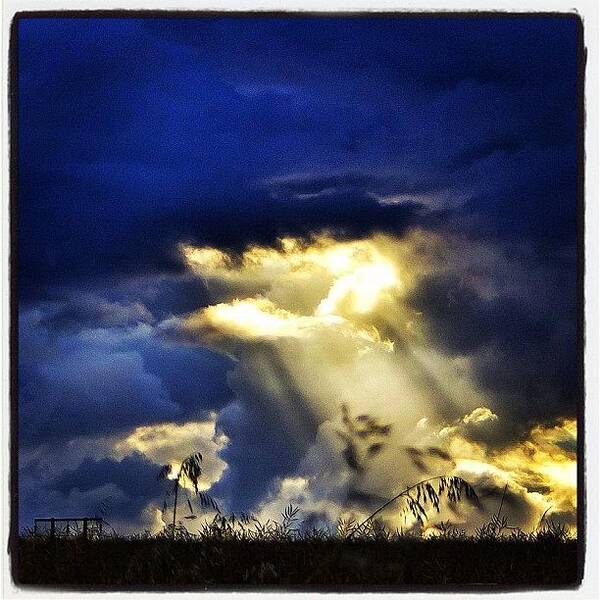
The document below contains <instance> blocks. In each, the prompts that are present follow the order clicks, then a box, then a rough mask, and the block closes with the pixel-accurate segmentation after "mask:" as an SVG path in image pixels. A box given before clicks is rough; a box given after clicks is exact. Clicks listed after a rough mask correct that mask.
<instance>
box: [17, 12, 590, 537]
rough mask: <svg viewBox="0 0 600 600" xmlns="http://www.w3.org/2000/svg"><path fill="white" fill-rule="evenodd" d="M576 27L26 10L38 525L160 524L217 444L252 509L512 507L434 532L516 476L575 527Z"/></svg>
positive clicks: (29, 313)
mask: <svg viewBox="0 0 600 600" xmlns="http://www.w3.org/2000/svg"><path fill="white" fill-rule="evenodd" d="M578 34H579V21H578V20H577V19H576V18H575V17H572V16H571V17H543V18H542V17H535V18H534V17H522V18H507V17H490V16H487V17H485V18H484V17H479V18H464V17H461V18H459V17H454V18H448V17H440V16H429V17H414V16H413V17H398V18H377V17H373V18H364V17H361V18H340V17H320V18H308V17H306V18H300V17H296V18H284V17H277V18H276V17H241V18H235V17H211V18H194V19H181V18H179V19H168V18H145V19H136V18H78V19H74V18H73V19H67V18H54V19H50V18H36V19H32V18H22V19H20V21H19V24H18V63H17V64H18V69H17V73H16V77H17V84H18V87H17V89H18V97H17V103H16V106H17V109H18V132H17V134H16V135H17V141H18V229H19V236H18V240H17V250H18V294H19V334H18V335H19V339H18V343H19V352H18V372H19V388H18V389H19V398H18V412H19V440H18V442H19V518H20V527H21V528H25V527H27V526H30V525H31V524H32V522H33V519H34V518H35V517H46V516H56V517H59V516H66V517H68V516H81V515H90V516H92V515H95V514H100V513H101V514H102V515H104V516H105V518H106V519H107V520H108V521H109V522H110V523H111V525H112V526H113V527H115V529H116V530H117V531H119V532H124V533H130V532H136V531H142V530H145V529H147V530H150V531H158V530H160V528H161V527H162V526H163V525H164V521H165V520H167V521H168V520H169V517H168V515H167V514H165V513H163V512H162V508H163V496H164V492H165V488H164V486H163V484H161V483H160V482H158V481H157V479H156V475H157V473H158V471H159V469H160V466H161V465H163V464H165V463H175V464H177V463H178V462H181V460H182V459H183V458H184V457H185V456H187V455H189V454H191V453H192V452H195V451H200V452H202V455H203V458H204V462H203V464H204V474H203V478H202V485H201V487H202V489H203V490H205V491H207V492H208V493H209V494H210V495H211V496H212V497H213V498H214V499H215V500H216V501H217V502H218V504H219V506H220V507H221V508H222V510H223V511H224V512H232V511H235V512H239V511H244V512H252V513H253V514H255V515H258V516H260V517H261V518H277V516H278V514H279V513H280V512H281V511H282V510H283V508H284V507H285V506H286V505H287V504H289V503H290V502H291V503H293V504H295V505H297V506H299V507H300V510H301V514H302V516H303V518H304V519H305V521H306V522H307V523H310V524H317V525H323V526H329V525H331V524H334V523H335V522H336V521H337V520H338V519H339V518H352V517H354V518H360V517H361V516H364V515H366V514H368V513H369V512H370V511H371V510H372V509H373V508H374V507H375V508H376V507H377V506H378V503H382V501H385V500H386V499H388V498H390V497H391V496H393V495H395V494H396V493H398V491H400V490H401V489H402V488H403V487H406V486H407V485H410V484H412V483H416V482H417V481H420V480H421V479H424V478H426V477H431V476H436V475H450V474H454V475H458V476H460V477H463V478H464V479H465V480H467V481H468V482H469V483H471V484H472V485H473V486H474V487H475V489H476V491H478V493H479V495H480V496H481V498H482V502H483V510H476V509H474V508H472V507H471V508H470V507H459V508H458V509H456V508H454V510H451V509H452V508H453V507H446V506H443V510H442V513H441V514H440V515H432V516H431V521H428V525H427V526H426V529H432V526H433V525H434V524H435V521H436V520H437V521H439V520H443V519H444V518H446V517H447V518H449V519H451V520H452V521H453V522H455V523H457V524H459V525H460V526H462V527H465V528H467V529H473V528H474V527H476V526H478V525H479V524H481V523H482V522H485V520H486V518H489V514H490V513H494V512H495V510H496V508H497V505H498V502H499V500H500V498H501V496H502V492H503V490H504V489H505V486H506V499H505V500H506V505H505V506H506V507H507V508H506V510H507V514H508V516H509V520H510V522H511V523H512V524H514V525H518V526H521V527H523V528H526V529H532V528H534V527H536V526H537V525H538V523H539V519H540V517H541V515H542V514H543V513H544V512H545V511H547V514H548V515H549V516H551V517H552V518H553V519H555V520H557V521H559V522H561V523H564V524H566V525H567V526H569V527H574V526H575V523H576V435H577V432H576V416H577V404H578V400H579V398H580V395H581V390H580V388H579V381H578V362H577V361H578V353H577V318H578V314H577V310H578V302H577V194H578V176H577V175H578V172H577V165H578V147H577V131H578V120H577V117H578V97H577V64H578V57H577V50H578V46H577V44H578ZM190 493H191V491H190ZM192 496H193V495H192ZM197 510H198V511H199V512H200V513H201V514H202V517H203V518H210V516H211V514H210V511H209V510H205V511H204V512H203V511H202V510H201V509H200V508H198V509H197ZM486 511H487V512H486ZM405 517H406V515H405V514H403V513H402V510H401V507H395V508H394V507H392V508H390V509H389V510H388V511H386V513H385V514H384V515H383V516H382V518H384V520H385V521H386V523H387V524H389V525H390V526H403V527H407V528H413V527H416V528H418V527H419V524H418V523H414V522H411V521H410V519H409V520H408V522H407V521H406V518H405Z"/></svg>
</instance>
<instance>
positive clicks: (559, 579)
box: [13, 537, 577, 588]
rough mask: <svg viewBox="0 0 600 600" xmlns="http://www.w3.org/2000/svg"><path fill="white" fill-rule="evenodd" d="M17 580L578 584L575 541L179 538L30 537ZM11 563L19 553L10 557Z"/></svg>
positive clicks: (23, 542) (22, 540) (215, 584)
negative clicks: (93, 538)
mask: <svg viewBox="0 0 600 600" xmlns="http://www.w3.org/2000/svg"><path fill="white" fill-rule="evenodd" d="M18 546H19V547H18V559H17V560H16V562H15V563H14V565H15V566H14V567H13V568H14V571H13V572H14V575H15V577H16V580H17V581H16V583H17V584H24V585H43V586H57V587H61V586H65V587H66V586H81V587H83V586H88V585H89V586H113V587H128V586H136V585H137V586H178V585H187V586H196V587H198V588H201V587H205V586H208V587H233V586H251V585H260V586H266V585H279V586H285V587H292V586H302V587H305V588H307V587H311V586H321V587H323V588H327V587H331V588H334V586H339V585H355V584H359V585H363V586H387V587H393V586H403V585H408V586H411V585H440V584H449V585H452V584H501V585H514V586H521V587H524V586H540V587H541V586H569V585H575V584H576V583H577V544H576V542H575V541H573V540H553V539H548V540H512V541H511V540H504V541H503V540H498V539H496V540H493V539H487V540H477V539H474V538H463V539H428V540H419V539H410V538H407V539H400V540H395V541H375V540H356V541H350V540H340V539H337V540H335V539H314V540H302V539H301V540H294V541H292V540H290V541H286V540H280V541H264V540H254V541H252V540H250V541H249V540H242V541H240V540H205V541H198V540H175V541H171V540H169V539H168V538H164V537H163V538H150V539H124V538H109V539H102V540H97V541H86V540H83V539H75V538H72V539H60V538H59V539H55V540H52V539H49V538H39V537H38V538H35V537H25V538H20V540H19V544H18ZM13 560H14V558H13Z"/></svg>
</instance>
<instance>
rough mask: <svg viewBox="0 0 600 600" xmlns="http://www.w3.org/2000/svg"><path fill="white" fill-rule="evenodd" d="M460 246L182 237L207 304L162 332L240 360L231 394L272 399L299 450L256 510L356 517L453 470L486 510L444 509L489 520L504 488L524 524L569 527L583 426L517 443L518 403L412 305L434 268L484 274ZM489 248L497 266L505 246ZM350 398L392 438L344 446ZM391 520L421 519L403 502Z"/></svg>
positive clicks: (484, 291)
mask: <svg viewBox="0 0 600 600" xmlns="http://www.w3.org/2000/svg"><path fill="white" fill-rule="evenodd" d="M464 244H465V242H463V241H461V240H460V239H451V238H450V237H448V236H447V238H446V239H442V238H441V237H440V236H439V235H436V234H433V233H430V232H426V231H423V230H418V229H415V230H412V231H410V232H408V233H407V234H406V235H405V236H404V237H402V238H395V237H391V236H389V235H379V234H377V235H372V236H371V237H369V238H364V239H359V240H336V239H335V238H333V237H329V236H328V235H326V234H322V235H315V236H313V237H312V238H310V239H300V238H282V239H280V240H279V241H278V243H277V244H276V245H275V246H258V245H254V246H249V247H248V248H247V249H246V250H244V251H243V252H241V253H240V254H232V253H227V252H224V251H222V250H219V249H217V248H211V247H194V246H191V245H181V246H180V250H181V253H182V256H183V257H184V259H185V262H186V264H187V266H188V268H189V269H190V271H191V272H192V273H194V274H195V275H196V276H198V277H201V278H202V279H203V280H204V281H205V283H206V286H207V289H208V291H209V293H210V295H211V298H212V302H211V303H210V304H209V306H206V307H205V308H200V309H199V310H197V311H194V312H192V313H190V314H188V315H187V316H184V317H179V318H172V319H170V320H167V321H165V322H163V323H162V324H161V325H160V326H159V328H162V329H163V331H169V332H170V333H171V334H174V335H179V334H181V335H182V336H184V337H185V338H186V339H190V337H191V339H193V340H194V341H195V343H198V344H201V345H210V346H212V347H214V348H216V349H218V350H221V351H223V352H227V353H229V354H230V355H232V356H234V357H235V358H236V359H237V361H238V362H237V365H236V367H235V369H234V371H233V372H232V374H231V380H230V382H231V385H232V389H233V391H234V393H235V394H236V395H237V396H238V397H240V398H242V399H243V398H244V396H245V395H246V394H252V396H253V397H254V398H256V399H257V400H255V401H259V402H263V403H265V406H266V405H268V406H269V409H268V410H269V411H271V413H270V414H273V415H276V417H275V418H276V421H277V427H278V429H277V435H285V436H287V437H289V438H290V440H293V441H294V443H296V444H301V445H303V447H304V448H305V455H304V459H303V460H302V461H301V462H300V464H299V465H298V467H297V470H296V472H295V473H294V474H292V475H290V476H289V477H287V478H283V479H280V480H279V484H278V485H279V488H277V489H274V490H273V491H272V494H271V496H270V497H269V499H265V500H264V501H263V503H262V504H261V508H260V510H261V512H262V513H264V514H265V515H266V514H269V515H271V514H275V513H276V512H277V511H278V510H280V509H281V506H282V503H285V502H287V501H288V500H290V499H291V498H292V497H294V498H295V501H296V502H297V503H299V504H300V505H302V507H303V508H304V509H305V510H307V511H309V512H310V513H311V514H316V513H317V512H320V513H322V514H326V515H328V518H330V519H334V520H335V519H336V518H338V517H340V516H342V515H346V516H347V515H350V514H353V515H355V516H357V517H358V516H360V515H364V514H366V511H368V508H369V506H372V502H374V501H375V500H373V499H375V498H388V497H391V496H392V495H394V494H396V493H397V492H398V491H399V489H402V487H403V486H406V485H410V484H411V483H415V482H417V481H420V480H421V479H424V478H426V477H430V476H436V475H448V474H456V475H460V476H464V477H465V478H466V479H467V480H469V481H470V482H471V483H473V484H474V485H476V487H477V485H479V487H480V488H481V489H483V490H487V492H486V493H488V492H489V493H488V496H489V497H488V498H487V499H484V501H483V505H484V507H486V510H487V511H488V512H487V513H485V511H484V513H481V514H474V513H473V511H472V510H470V511H467V510H466V509H465V511H463V510H462V509H460V510H458V511H457V510H452V507H446V508H443V510H442V514H441V515H439V518H449V519H451V520H453V521H455V522H459V523H463V524H465V525H466V524H467V523H468V525H469V527H475V526H477V525H478V524H482V523H483V522H484V520H485V518H489V514H490V511H492V512H493V511H494V507H495V506H496V504H497V501H498V494H501V493H502V490H503V489H504V487H505V486H506V489H507V494H509V495H510V498H509V501H507V510H510V513H511V515H512V517H511V518H512V519H513V521H514V524H515V525H518V526H521V527H525V528H532V527H535V526H536V523H537V521H536V520H539V518H540V517H541V515H542V514H543V513H544V512H546V513H547V515H552V514H554V515H555V516H557V518H560V519H561V520H562V521H563V522H567V523H568V524H569V525H570V526H573V525H574V514H575V510H576V477H575V472H576V458H575V454H574V453H573V452H572V451H571V450H569V449H568V448H567V446H568V444H572V443H574V440H575V439H576V431H575V429H574V422H572V421H570V420H563V421H562V422H561V424H560V425H556V426H545V425H539V426H537V427H534V428H533V429H531V430H530V431H529V433H528V434H527V435H525V436H524V437H518V436H517V439H512V440H511V439H510V437H509V435H508V434H507V432H510V430H511V427H512V423H511V422H510V419H511V418H512V416H511V414H510V410H509V409H508V407H507V406H506V405H505V404H504V403H503V400H502V398H501V397H498V396H496V395H493V394H490V392H488V391H486V390H484V389H483V388H482V387H481V386H480V384H479V383H478V381H477V379H476V377H475V376H474V372H473V368H474V367H473V357H472V356H471V355H469V354H468V353H463V354H454V355H450V354H448V353H447V352H445V351H444V350H443V349H442V348H441V347H440V346H439V344H437V343H436V341H435V336H434V335H433V334H434V333H435V332H433V330H432V327H433V326H434V323H435V319H434V317H435V316H436V315H434V314H431V313H429V312H427V311H421V310H419V311H417V310H415V309H414V308H413V307H412V305H411V303H410V301H409V298H410V295H411V293H412V292H413V290H416V289H417V288H418V287H419V286H420V285H421V282H423V281H424V280H425V279H426V278H427V277H429V276H430V275H432V274H442V275H443V274H445V273H453V272H454V270H455V269H459V270H460V271H461V272H465V273H469V272H478V273H482V272H484V271H485V268H483V267H481V266H477V267H475V266H473V265H471V267H469V268H466V267H465V264H467V263H468V262H469V261H470V260H471V259H470V258H469V253H468V251H466V250H465V248H468V246H465V245H464ZM478 255H483V256H485V255H486V254H485V252H483V254H482V253H479V254H478ZM490 257H491V258H490V261H489V263H488V267H487V268H490V269H491V268H492V265H493V264H494V261H496V260H497V258H496V257H495V256H494V255H493V254H491V253H490ZM498 264H499V265H500V263H498ZM499 268H500V267H499ZM461 282H462V283H461V285H465V286H470V287H469V289H470V290H472V293H473V294H475V295H477V296H481V297H482V299H489V298H493V297H496V296H497V295H498V294H499V293H500V292H499V290H497V289H494V290H491V288H490V286H489V285H488V283H487V281H486V278H485V277H484V276H483V275H477V276H475V275H473V276H472V277H468V276H465V277H464V278H463V279H461ZM508 293H509V294H512V293H513V290H512V288H511V289H509V291H508ZM447 301H448V302H449V303H451V302H453V301H454V300H453V298H451V297H449V298H448V299H447ZM178 332H179V333H178ZM342 407H345V408H344V410H347V411H348V414H349V415H353V417H352V418H354V417H357V418H359V420H360V419H363V421H362V422H365V423H366V422H373V423H375V422H381V423H383V424H385V427H386V428H387V429H386V431H388V432H389V434H386V436H384V438H382V439H380V440H375V439H373V440H372V441H369V440H368V439H367V438H360V436H359V438H356V443H355V442H352V447H350V446H349V445H348V444H350V442H348V441H347V439H346V438H345V437H344V436H347V434H344V433H343V429H344V427H345V425H344V420H343V419H342V414H343V410H342ZM310 423H313V425H307V424H310ZM273 426H274V427H275V424H274V425H273ZM311 428H312V429H311ZM361 435H362V434H361ZM344 439H346V441H342V440H344ZM367 442H368V443H367ZM365 444H366V445H365ZM363 446H364V447H363ZM371 447H372V448H374V449H376V450H372V449H371ZM565 448H566V449H565ZM265 458H268V457H265ZM257 460H260V459H258V458H257ZM357 461H358V462H360V465H359V464H358V462H357ZM369 498H370V499H371V500H369ZM400 517H402V524H401V523H400V521H399V519H400ZM386 519H388V521H389V523H390V525H392V526H394V527H395V526H402V527H407V526H408V527H412V526H414V525H415V523H411V519H410V517H409V518H408V521H407V517H406V515H404V514H403V513H402V512H401V511H400V512H397V513H394V511H391V512H390V513H389V514H388V515H387V516H386Z"/></svg>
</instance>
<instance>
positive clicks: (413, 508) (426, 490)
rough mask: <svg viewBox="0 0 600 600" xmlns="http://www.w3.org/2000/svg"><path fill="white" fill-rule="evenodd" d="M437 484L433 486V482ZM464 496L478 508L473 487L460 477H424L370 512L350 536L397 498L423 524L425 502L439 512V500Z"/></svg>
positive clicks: (460, 498) (453, 501)
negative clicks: (404, 503)
mask: <svg viewBox="0 0 600 600" xmlns="http://www.w3.org/2000/svg"><path fill="white" fill-rule="evenodd" d="M434 482H436V483H437V486H435V487H434V485H433V483H434ZM463 495H464V498H466V500H467V501H468V502H470V503H471V504H473V505H474V506H476V507H478V508H480V503H479V498H478V496H477V494H476V492H475V490H474V489H473V487H472V486H471V485H470V484H469V483H467V482H466V481H465V480H464V479H462V478H461V477H456V476H438V477H430V478H429V479H424V480H423V481H420V482H419V483H415V484H414V485H411V486H408V487H407V488H406V489H405V490H403V491H402V492H400V493H399V494H396V495H395V496H394V497H393V498H392V499H391V500H388V501H387V502H386V503H385V504H383V505H382V506H380V507H379V508H378V509H377V510H376V511H374V512H373V513H371V514H370V515H369V516H368V517H367V518H366V519H365V520H364V521H362V523H360V524H359V525H357V526H356V527H355V528H354V529H353V531H352V533H351V534H350V536H353V535H356V534H357V533H359V532H360V531H361V530H362V529H363V528H364V527H365V526H366V525H367V524H368V523H370V522H371V521H372V520H373V519H374V518H375V517H376V516H377V515H378V514H379V513H381V512H382V511H383V510H384V509H386V508H387V507H388V506H389V505H390V504H393V503H394V502H396V501H397V500H400V499H402V500H404V501H405V502H406V506H405V508H404V510H403V512H404V513H405V514H407V513H409V512H410V513H411V514H412V515H413V517H414V518H415V519H416V521H418V523H419V524H420V525H424V523H425V520H426V519H427V512H426V507H427V504H431V506H432V507H433V508H434V509H435V510H436V511H437V512H438V513H439V512H440V500H441V498H442V497H444V496H445V497H446V499H447V500H448V502H451V503H457V502H460V501H461V500H462V499H463Z"/></svg>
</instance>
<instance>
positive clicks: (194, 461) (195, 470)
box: [158, 452, 219, 538]
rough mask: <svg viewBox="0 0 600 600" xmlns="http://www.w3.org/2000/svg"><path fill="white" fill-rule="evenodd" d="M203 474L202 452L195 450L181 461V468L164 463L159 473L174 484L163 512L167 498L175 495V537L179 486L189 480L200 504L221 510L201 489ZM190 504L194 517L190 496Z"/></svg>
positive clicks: (159, 477)
mask: <svg viewBox="0 0 600 600" xmlns="http://www.w3.org/2000/svg"><path fill="white" fill-rule="evenodd" d="M201 476H202V454H200V452H195V453H194V454H190V456H188V457H186V458H184V459H183V460H182V461H181V465H180V467H179V469H177V468H176V467H174V466H173V465H172V464H167V465H163V466H162V467H161V469H160V471H159V473H158V479H167V480H169V481H172V482H173V486H172V487H169V489H167V491H166V493H165V499H164V503H163V514H164V513H165V512H166V510H167V498H168V497H169V496H171V495H172V496H173V526H172V531H171V535H172V537H173V538H174V537H175V531H176V528H177V500H178V497H179V488H180V487H183V486H184V484H185V482H186V481H188V482H190V483H191V484H192V486H193V487H194V491H195V492H196V496H197V497H198V498H199V500H200V504H201V506H202V507H203V508H206V507H207V506H212V507H213V508H214V509H215V510H217V511H218V510H219V507H218V505H217V503H216V502H215V501H214V500H213V499H212V498H211V497H210V496H209V495H208V494H207V493H206V492H202V491H200V489H199V487H198V486H199V484H200V477H201ZM187 502H188V506H189V508H190V513H192V514H191V515H190V517H192V518H193V517H194V516H195V515H193V509H192V504H191V502H190V499H189V497H188V499H187Z"/></svg>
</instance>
